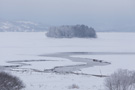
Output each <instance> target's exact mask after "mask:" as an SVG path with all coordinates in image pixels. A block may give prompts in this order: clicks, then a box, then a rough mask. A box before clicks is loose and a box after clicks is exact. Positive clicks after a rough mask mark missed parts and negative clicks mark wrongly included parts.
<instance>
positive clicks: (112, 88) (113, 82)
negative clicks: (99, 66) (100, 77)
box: [105, 69, 135, 90]
mask: <svg viewBox="0 0 135 90" xmlns="http://www.w3.org/2000/svg"><path fill="white" fill-rule="evenodd" d="M134 85H135V71H129V70H122V69H120V70H118V71H117V72H114V73H113V74H111V75H110V77H107V78H106V79H105V87H106V89H107V90H135V87H134Z"/></svg>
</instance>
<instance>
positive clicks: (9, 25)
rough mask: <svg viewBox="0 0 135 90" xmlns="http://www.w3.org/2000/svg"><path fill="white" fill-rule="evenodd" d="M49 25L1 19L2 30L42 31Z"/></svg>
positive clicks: (0, 29) (0, 27)
mask: <svg viewBox="0 0 135 90" xmlns="http://www.w3.org/2000/svg"><path fill="white" fill-rule="evenodd" d="M47 29H48V27H47V26H45V25H43V24H40V23H34V22H31V21H0V32H41V31H46V30H47Z"/></svg>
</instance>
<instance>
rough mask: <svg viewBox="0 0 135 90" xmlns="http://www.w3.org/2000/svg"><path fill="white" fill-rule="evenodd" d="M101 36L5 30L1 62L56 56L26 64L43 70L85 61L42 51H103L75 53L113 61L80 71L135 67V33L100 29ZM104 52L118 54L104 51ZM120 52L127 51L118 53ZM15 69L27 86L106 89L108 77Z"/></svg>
mask: <svg viewBox="0 0 135 90" xmlns="http://www.w3.org/2000/svg"><path fill="white" fill-rule="evenodd" d="M97 36H98V38H97V39H81V38H73V39H52V38H47V37H46V36H45V33H44V32H31V33H24V32H23V33H16V32H14V33H11V32H10V33H9V32H3V33H0V66H7V65H12V64H11V63H7V61H16V60H52V61H50V62H27V63H28V64H31V66H25V67H22V68H34V69H40V70H43V69H44V68H52V67H55V66H65V65H76V64H81V63H82V62H72V61H71V60H69V59H65V58H61V57H43V56H40V55H46V54H53V53H59V52H94V53H96V52H100V53H101V54H92V55H73V56H72V57H80V58H90V59H91V58H94V59H99V60H104V61H107V62H111V65H106V66H94V67H89V68H83V69H81V71H76V72H78V73H87V74H103V75H109V74H111V73H113V72H114V71H115V70H117V69H119V68H122V69H129V70H134V68H135V65H134V63H135V61H134V59H135V47H134V46H135V33H106V32H104V33H101V32H100V33H97ZM104 52H110V53H116V54H107V53H106V54H102V53H104ZM117 52H118V53H123V54H117ZM124 53H125V54H124ZM53 60H56V62H55V61H53ZM11 73H12V74H14V75H16V76H18V77H20V79H22V81H23V82H24V83H25V84H26V88H25V90H54V89H55V90H69V87H70V86H71V85H73V84H76V85H78V86H79V90H100V89H101V90H104V87H103V80H104V78H99V77H93V76H83V75H72V74H66V75H62V74H55V73H42V72H41V73H38V72H31V71H28V72H11Z"/></svg>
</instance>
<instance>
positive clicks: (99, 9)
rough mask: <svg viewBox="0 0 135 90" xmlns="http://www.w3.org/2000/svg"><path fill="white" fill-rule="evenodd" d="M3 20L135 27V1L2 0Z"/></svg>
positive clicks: (98, 26) (0, 5)
mask: <svg viewBox="0 0 135 90" xmlns="http://www.w3.org/2000/svg"><path fill="white" fill-rule="evenodd" d="M0 19H1V20H28V21H35V22H42V23H45V24H48V25H67V24H68V25H72V24H86V25H88V26H92V27H94V28H97V29H100V30H103V29H106V30H107V29H114V30H115V29H126V28H127V29H129V28H131V29H135V0H0Z"/></svg>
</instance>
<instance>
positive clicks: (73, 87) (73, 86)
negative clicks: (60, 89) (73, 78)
mask: <svg viewBox="0 0 135 90" xmlns="http://www.w3.org/2000/svg"><path fill="white" fill-rule="evenodd" d="M68 88H69V89H79V86H78V85H76V84H72V85H71V86H69V87H68Z"/></svg>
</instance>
